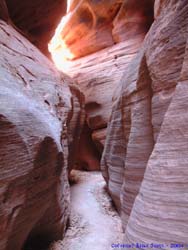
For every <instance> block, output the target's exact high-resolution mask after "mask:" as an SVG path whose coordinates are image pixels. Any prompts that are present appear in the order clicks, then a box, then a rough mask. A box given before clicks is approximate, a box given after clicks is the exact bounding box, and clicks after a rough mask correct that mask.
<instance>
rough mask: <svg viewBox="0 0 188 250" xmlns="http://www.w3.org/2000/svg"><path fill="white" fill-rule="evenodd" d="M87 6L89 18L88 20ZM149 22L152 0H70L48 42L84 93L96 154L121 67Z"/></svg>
mask: <svg viewBox="0 0 188 250" xmlns="http://www.w3.org/2000/svg"><path fill="white" fill-rule="evenodd" d="M86 10H87V12H88V13H90V16H91V17H92V18H90V19H89V18H88V20H85V19H84V15H85V11H86ZM88 15H89V14H88ZM86 16H87V15H86ZM152 21H153V1H147V0H145V1H143V2H142V4H140V1H136V0H135V1H123V0H121V1H118V0H116V1H114V0H113V1H98V2H93V1H71V3H70V5H69V6H68V9H67V15H66V16H65V17H64V18H63V19H62V22H61V24H60V25H59V26H58V28H57V30H56V33H55V36H54V37H53V39H52V41H51V43H50V46H49V49H50V51H51V53H52V58H53V59H54V62H55V63H56V65H57V66H58V68H59V69H60V70H62V71H64V72H66V73H67V74H69V75H70V76H71V77H72V78H74V79H75V80H76V81H77V83H78V85H79V87H80V89H81V91H82V92H83V93H84V95H85V102H86V117H87V119H86V120H87V124H88V126H89V128H90V129H91V132H92V138H93V141H94V142H95V144H96V146H97V148H98V150H99V152H100V153H101V152H102V151H103V147H104V142H105V138H106V127H107V123H108V121H109V118H110V114H111V110H112V104H113V102H114V101H115V99H116V98H117V96H118V93H119V88H120V86H121V85H120V84H119V83H120V80H121V78H122V76H123V72H125V70H126V69H127V66H128V65H129V63H130V62H131V60H132V59H133V58H134V56H135V55H136V53H137V52H138V50H139V48H140V47H141V44H142V41H143V39H144V37H145V35H146V32H147V30H148V28H149V26H150V25H151V23H152ZM70 27H71V28H70ZM81 31H82V33H81V34H80V32H81ZM94 34H95V35H94ZM87 54H90V55H87ZM85 55H86V56H85ZM78 57H80V58H78ZM66 58H69V59H75V58H77V59H76V60H72V61H66V60H65V59H66Z"/></svg>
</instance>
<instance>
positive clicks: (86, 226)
mask: <svg viewBox="0 0 188 250" xmlns="http://www.w3.org/2000/svg"><path fill="white" fill-rule="evenodd" d="M72 180H73V184H72V186H71V216H70V224H69V228H68V230H67V232H66V234H65V237H64V239H63V241H58V242H55V243H53V244H52V246H51V247H50V250H64V249H66V250H73V249H76V250H86V249H87V250H88V249H92V250H109V249H112V247H111V245H112V244H113V243H117V242H122V240H121V239H122V236H123V233H122V228H121V221H120V217H119V215H118V214H117V212H116V211H115V209H114V207H113V204H112V201H111V199H110V197H109V196H108V194H107V192H106V190H105V182H104V179H103V177H102V176H101V173H100V172H83V171H78V170H73V171H72Z"/></svg>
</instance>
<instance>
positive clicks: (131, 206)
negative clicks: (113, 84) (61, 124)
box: [102, 0, 188, 249]
mask: <svg viewBox="0 0 188 250" xmlns="http://www.w3.org/2000/svg"><path fill="white" fill-rule="evenodd" d="M155 7H156V8H157V9H156V10H155V16H156V20H155V22H154V23H153V25H152V27H151V29H150V31H149V32H148V34H147V36H146V38H145V41H144V43H143V46H142V48H141V49H140V51H139V53H138V54H137V56H136V58H135V59H134V60H133V61H132V62H131V64H130V65H129V70H126V71H125V73H124V76H123V78H122V80H121V86H122V88H121V91H120V92H119V97H118V98H117V101H116V102H115V103H114V105H113V111H112V115H111V119H110V123H109V126H108V132H107V140H106V143H105V149H104V153H103V158H102V169H103V174H104V177H105V179H106V181H107V183H108V189H109V192H110V193H111V195H112V198H113V200H114V202H115V204H116V205H117V207H118V209H119V211H120V212H121V216H122V222H123V226H124V230H125V238H124V241H125V242H126V243H133V244H135V243H137V242H140V243H154V242H155V243H164V244H166V245H164V246H163V249H170V243H184V244H185V243H187V233H188V227H187V225H188V223H187V219H186V213H187V190H188V189H187V182H186V176H187V167H186V166H187V148H188V147H187V128H186V125H185V124H186V120H187V111H186V110H187V107H186V105H187V104H186V102H187V101H186V98H187V73H186V72H187V70H188V68H187V67H188V65H187V49H186V42H187V39H188V2H187V1H185V0H180V1H173V0H172V1H165V0H164V1H156V4H155ZM127 249H128V248H127ZM149 249H150V248H149ZM153 249H157V247H156V248H153ZM185 249H187V248H186V247H185Z"/></svg>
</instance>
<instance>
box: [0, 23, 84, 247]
mask: <svg viewBox="0 0 188 250" xmlns="http://www.w3.org/2000/svg"><path fill="white" fill-rule="evenodd" d="M0 57H1V60H0V149H1V150H0V172H1V174H0V249H1V250H12V249H16V250H21V249H44V248H43V247H44V246H46V244H48V243H49V242H50V241H52V240H55V239H60V238H62V237H63V233H64V231H65V228H66V224H67V219H68V216H69V184H68V165H71V163H72V164H73V162H74V161H73V159H74V155H75V154H76V153H75V150H76V149H75V146H76V142H75V138H76V140H78V138H79V134H80V129H81V124H82V122H84V118H83V114H84V111H83V110H82V109H83V107H84V103H83V95H82V94H81V93H80V91H79V90H78V88H77V87H75V86H73V81H72V80H70V79H69V78H68V77H67V76H65V75H64V74H62V73H60V72H58V71H57V70H56V69H55V67H54V66H53V64H52V63H51V62H50V61H49V60H48V59H47V58H46V57H45V56H44V55H43V54H42V53H41V52H39V50H38V49H36V48H35V47H34V46H33V45H32V44H30V43H29V42H28V41H27V40H26V39H25V38H24V37H22V36H21V35H20V34H19V33H18V32H17V31H15V30H14V29H13V28H12V27H11V26H9V25H8V24H7V23H5V22H4V21H2V20H0ZM70 85H71V86H70ZM82 120H83V121H82ZM68 149H69V150H68ZM68 152H71V154H72V155H71V157H72V158H71V161H70V158H69V155H68ZM24 245H25V247H24Z"/></svg>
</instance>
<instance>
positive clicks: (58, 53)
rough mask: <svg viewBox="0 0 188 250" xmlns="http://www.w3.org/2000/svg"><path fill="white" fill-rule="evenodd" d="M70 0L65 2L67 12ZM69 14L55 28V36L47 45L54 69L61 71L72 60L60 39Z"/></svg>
mask: <svg viewBox="0 0 188 250" xmlns="http://www.w3.org/2000/svg"><path fill="white" fill-rule="evenodd" d="M70 4H71V0H68V1H67V10H68V9H69V8H70ZM70 16H71V13H68V14H67V15H66V16H64V17H63V18H62V19H61V21H60V23H59V25H58V27H57V28H56V31H55V34H54V36H53V38H52V40H51V41H50V42H49V44H48V50H49V52H50V53H51V55H52V59H53V61H54V63H55V65H56V67H57V68H58V69H59V70H61V71H66V70H68V68H69V67H70V64H71V61H70V60H72V59H73V58H74V54H73V53H71V51H70V50H69V48H68V47H67V45H66V44H65V42H64V41H63V39H62V35H61V33H62V30H63V28H64V27H65V25H66V23H67V21H68V20H69V18H70Z"/></svg>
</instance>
